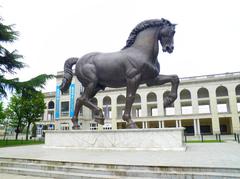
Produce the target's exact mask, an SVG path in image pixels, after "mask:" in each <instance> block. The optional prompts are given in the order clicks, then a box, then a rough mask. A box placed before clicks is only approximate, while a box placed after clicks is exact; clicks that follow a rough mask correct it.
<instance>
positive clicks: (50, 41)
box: [0, 0, 240, 91]
mask: <svg viewBox="0 0 240 179" xmlns="http://www.w3.org/2000/svg"><path fill="white" fill-rule="evenodd" d="M0 6H1V7H0V16H2V18H3V19H4V20H5V21H4V22H5V24H16V26H15V29H16V30H17V31H19V32H20V36H19V40H18V41H16V42H15V43H13V44H12V45H11V46H10V48H12V49H17V50H18V51H19V53H20V54H22V55H23V56H24V59H23V60H22V61H23V62H25V63H26V64H28V67H27V68H25V69H22V70H21V71H18V73H17V77H19V78H20V79H21V80H28V79H30V78H32V77H34V76H36V75H39V74H42V73H47V74H56V73H57V71H62V70H63V65H64V62H65V60H66V59H67V58H69V57H81V56H82V55H84V54H86V53H88V52H93V51H99V52H112V51H117V50H120V49H121V48H122V47H123V46H124V45H125V42H126V40H127V38H128V35H129V33H130V32H131V30H132V29H133V28H134V27H135V26H136V25H137V24H138V23H139V22H141V21H143V20H146V19H156V18H159V19H160V18H162V17H163V18H166V19H168V20H170V21H171V22H172V23H177V24H178V26H177V27H176V34H175V39H174V40H175V50H174V52H173V53H172V54H167V53H163V52H162V51H160V53H159V57H158V58H159V62H160V66H161V72H160V73H162V74H178V75H179V76H180V77H186V76H197V75H207V74H215V73H225V72H235V71H240V45H239V42H240V10H239V8H240V1H239V0H85V1H83V0H34V1H33V0H0ZM55 85H56V83H55V80H52V81H49V83H48V84H47V86H46V89H45V90H44V91H54V90H55Z"/></svg>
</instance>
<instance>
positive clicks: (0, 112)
mask: <svg viewBox="0 0 240 179" xmlns="http://www.w3.org/2000/svg"><path fill="white" fill-rule="evenodd" d="M5 118H6V114H5V112H4V108H3V102H0V124H3V123H4V122H3V121H4V119H5Z"/></svg>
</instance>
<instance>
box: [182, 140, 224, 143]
mask: <svg viewBox="0 0 240 179" xmlns="http://www.w3.org/2000/svg"><path fill="white" fill-rule="evenodd" d="M221 142H224V141H223V140H221ZM186 143H220V141H218V140H204V141H203V142H202V141H201V140H189V141H187V142H186Z"/></svg>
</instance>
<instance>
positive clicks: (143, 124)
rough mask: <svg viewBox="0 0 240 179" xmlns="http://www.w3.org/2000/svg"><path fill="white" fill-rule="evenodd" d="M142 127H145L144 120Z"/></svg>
mask: <svg viewBox="0 0 240 179" xmlns="http://www.w3.org/2000/svg"><path fill="white" fill-rule="evenodd" d="M142 128H143V129H144V128H145V122H144V121H143V122H142Z"/></svg>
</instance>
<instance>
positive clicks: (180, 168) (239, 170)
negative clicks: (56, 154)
mask: <svg viewBox="0 0 240 179" xmlns="http://www.w3.org/2000/svg"><path fill="white" fill-rule="evenodd" d="M0 162H1V163H13V164H21V165H23V164H28V165H33V164H41V165H43V164H46V165H49V166H51V165H53V166H54V167H56V166H61V167H62V166H65V167H67V166H70V167H84V168H86V167H87V168H101V169H119V170H120V169H123V170H130V169H131V170H142V171H143V170H145V171H164V172H167V171H176V172H219V173H240V168H227V167H226V168H221V167H194V166H193V167H188V166H148V165H121V164H109V163H108V164H102V163H85V162H69V161H53V160H38V159H22V158H3V157H0Z"/></svg>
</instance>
